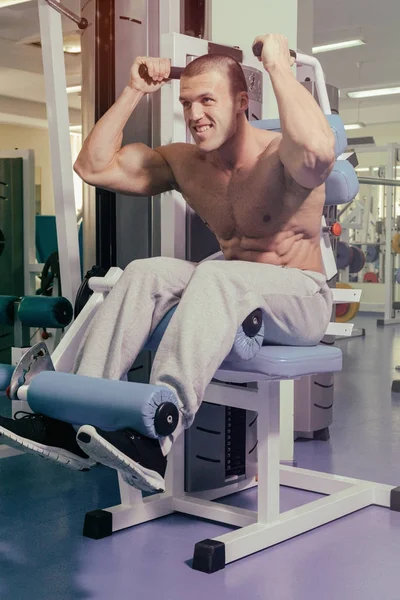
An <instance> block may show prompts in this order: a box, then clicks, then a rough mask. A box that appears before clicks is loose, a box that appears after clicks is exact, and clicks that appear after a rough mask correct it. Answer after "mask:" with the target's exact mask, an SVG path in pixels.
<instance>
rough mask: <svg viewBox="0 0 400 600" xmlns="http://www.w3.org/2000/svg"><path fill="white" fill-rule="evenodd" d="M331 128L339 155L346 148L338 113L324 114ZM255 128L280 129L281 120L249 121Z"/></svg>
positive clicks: (344, 134) (336, 151)
mask: <svg viewBox="0 0 400 600" xmlns="http://www.w3.org/2000/svg"><path fill="white" fill-rule="evenodd" d="M325 116H326V118H327V120H328V123H329V125H330V126H331V129H332V131H333V133H334V135H335V154H336V156H340V155H341V154H343V152H344V151H345V150H346V148H347V136H346V130H345V128H344V125H343V121H342V119H341V118H340V117H339V115H325ZM250 123H251V124H252V125H253V127H256V129H268V131H276V132H280V131H281V122H280V120H279V119H262V120H260V121H250Z"/></svg>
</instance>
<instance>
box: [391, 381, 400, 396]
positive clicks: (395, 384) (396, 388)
mask: <svg viewBox="0 0 400 600" xmlns="http://www.w3.org/2000/svg"><path fill="white" fill-rule="evenodd" d="M392 392H393V393H395V394H399V393H400V379H393V381H392Z"/></svg>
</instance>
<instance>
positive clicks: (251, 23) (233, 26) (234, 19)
mask: <svg viewBox="0 0 400 600" xmlns="http://www.w3.org/2000/svg"><path fill="white" fill-rule="evenodd" d="M210 12H211V14H210V39H211V40H212V41H213V42H215V43H219V44H227V45H230V46H239V47H240V48H241V50H243V62H244V64H246V65H249V66H253V67H256V68H258V69H263V66H262V64H261V63H260V62H259V61H258V60H257V59H256V58H255V57H254V56H253V53H252V50H251V46H252V42H253V40H254V38H255V37H256V36H258V35H263V34H265V33H282V34H283V35H285V36H286V37H287V38H288V41H289V46H290V47H291V48H297V0H284V1H283V2H282V1H281V2H276V0H246V1H243V0H212V1H211V6H210ZM277 116H278V108H277V105H276V100H275V96H274V93H273V90H272V86H271V84H270V82H269V77H268V75H267V73H265V76H264V106H263V118H275V117H277Z"/></svg>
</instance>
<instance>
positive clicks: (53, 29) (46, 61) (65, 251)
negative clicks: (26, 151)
mask: <svg viewBox="0 0 400 600" xmlns="http://www.w3.org/2000/svg"><path fill="white" fill-rule="evenodd" d="M38 7H39V22H40V37H41V42H42V56H43V72H44V79H45V87H46V105H47V118H48V122H49V140H50V150H51V161H52V171H53V190H54V205H55V214H56V226H57V241H58V253H59V256H60V272H61V281H62V290H63V296H65V297H66V298H67V299H68V300H69V301H70V302H72V304H74V302H75V298H76V294H77V292H78V289H79V286H80V283H81V267H80V257H79V243H78V227H77V224H76V205H75V195H74V183H73V177H72V175H73V171H72V157H71V144H70V136H69V127H68V124H69V113H68V98H67V81H66V75H65V63H64V51H63V36H62V26H61V16H60V15H59V14H57V11H53V10H52V9H51V7H50V5H49V4H48V3H47V0H39V3H38Z"/></svg>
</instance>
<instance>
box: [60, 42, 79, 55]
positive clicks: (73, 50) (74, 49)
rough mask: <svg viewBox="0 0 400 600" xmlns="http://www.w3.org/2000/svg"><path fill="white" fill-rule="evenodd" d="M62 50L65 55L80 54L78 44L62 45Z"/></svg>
mask: <svg viewBox="0 0 400 600" xmlns="http://www.w3.org/2000/svg"><path fill="white" fill-rule="evenodd" d="M63 50H64V52H66V53H67V54H80V52H81V45H80V44H76V43H75V44H74V43H71V42H70V43H67V44H64V46H63Z"/></svg>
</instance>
